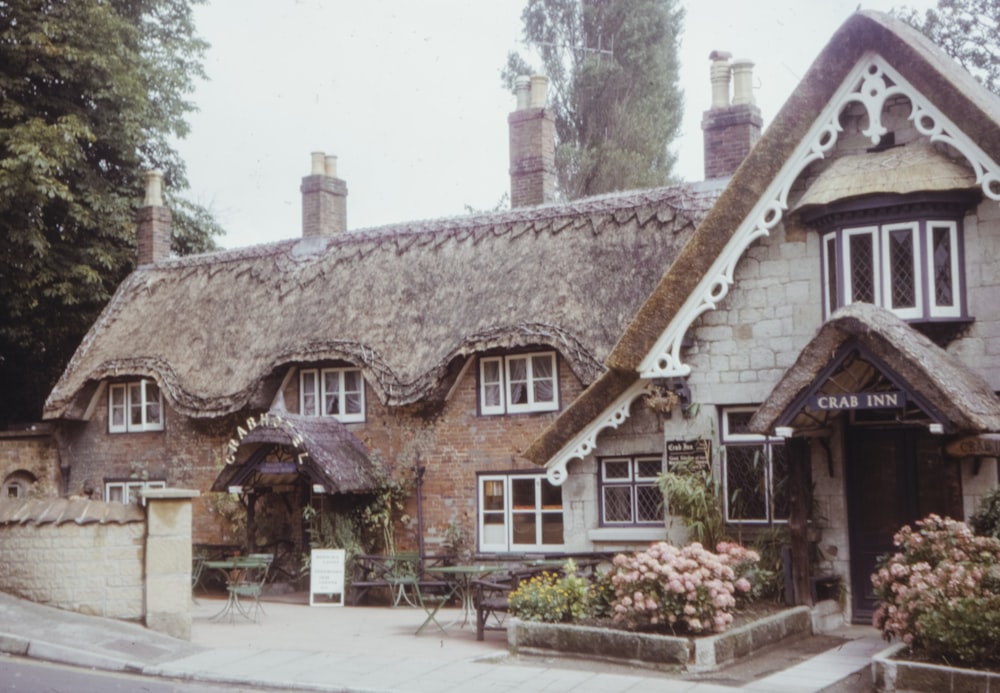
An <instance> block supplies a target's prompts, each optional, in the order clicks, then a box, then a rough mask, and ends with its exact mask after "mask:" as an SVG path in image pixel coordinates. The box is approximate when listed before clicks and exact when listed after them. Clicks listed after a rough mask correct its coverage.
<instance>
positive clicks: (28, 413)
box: [0, 0, 221, 424]
mask: <svg viewBox="0 0 1000 693" xmlns="http://www.w3.org/2000/svg"><path fill="white" fill-rule="evenodd" d="M196 2H200V0H0V387H2V390H3V393H2V395H0V424H2V423H10V422H18V421H31V420H37V419H38V418H39V417H40V415H41V405H42V403H43V402H44V399H45V396H46V395H47V393H48V391H49V390H50V389H51V386H52V385H53V383H54V382H55V380H56V378H57V377H58V375H59V374H60V372H61V371H62V369H63V368H64V367H65V365H66V363H67V361H68V360H69V358H70V356H71V355H72V353H73V351H74V349H75V348H76V346H77V344H79V342H80V340H81V338H82V337H83V334H84V333H85V331H86V330H87V328H88V327H89V326H90V325H91V324H92V323H93V321H94V320H95V318H96V317H97V315H98V313H99V312H100V310H101V309H102V308H103V306H104V305H105V304H106V303H107V301H108V299H109V298H110V296H111V294H112V292H113V291H114V290H115V288H116V287H117V286H118V284H119V283H120V282H121V280H122V279H123V278H124V277H125V276H126V275H127V274H128V273H129V272H130V271H131V269H132V268H133V266H134V263H135V223H134V219H135V211H136V208H137V207H138V206H139V204H141V199H142V192H143V191H142V180H141V174H142V172H143V170H145V169H148V168H157V169H160V170H162V171H164V174H165V177H166V181H167V188H168V194H169V191H175V192H176V191H179V190H183V189H185V188H186V187H187V181H186V179H185V170H184V165H183V162H182V161H181V160H180V158H179V157H178V155H177V153H176V151H174V149H173V147H172V145H171V142H172V141H174V140H175V138H180V137H183V136H184V135H185V134H186V133H187V129H188V126H187V123H186V121H185V116H186V114H187V113H189V112H190V111H191V110H192V109H193V104H192V103H191V102H190V101H189V100H187V97H188V96H189V95H190V93H191V92H192V90H193V80H195V79H196V78H202V77H204V72H203V70H202V66H201V60H202V57H203V55H204V51H205V49H206V47H207V44H205V43H204V42H203V41H202V40H201V39H199V38H198V37H197V36H196V34H195V30H194V23H193V18H192V13H191V5H192V3H196ZM167 204H169V205H170V206H171V207H172V210H173V212H174V240H173V245H174V250H175V251H176V252H177V253H179V254H184V253H190V252H198V251H204V250H208V249H212V248H214V246H215V244H214V241H213V237H214V236H215V235H217V234H218V233H220V231H221V229H220V228H219V227H218V226H217V225H216V223H215V222H214V221H213V220H212V217H211V215H210V214H209V213H208V212H207V211H206V210H205V209H203V208H200V207H198V206H197V205H193V204H191V203H189V202H187V201H185V200H182V199H179V198H177V197H172V198H171V199H169V201H168V203H167Z"/></svg>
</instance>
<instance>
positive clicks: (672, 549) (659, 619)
mask: <svg viewBox="0 0 1000 693" xmlns="http://www.w3.org/2000/svg"><path fill="white" fill-rule="evenodd" d="M719 550H720V552H719V553H712V552H711V551H708V550H707V549H705V548H704V547H702V545H701V544H698V543H694V544H689V545H687V546H684V547H677V546H672V545H670V544H667V543H665V542H660V543H657V544H653V545H652V546H650V547H649V548H648V549H646V550H645V551H639V552H636V553H634V554H618V555H617V556H615V558H614V561H613V565H614V569H613V572H612V575H611V584H612V586H613V587H614V593H615V596H614V599H613V600H612V617H613V619H614V620H615V622H617V623H622V624H624V625H626V626H628V627H630V628H642V627H648V626H662V627H668V628H669V629H670V630H671V631H672V632H677V630H678V629H681V630H685V631H687V632H691V633H704V632H715V633H721V632H722V631H724V630H726V629H727V628H728V627H729V625H730V624H731V623H732V622H733V614H732V610H733V609H734V608H735V607H736V596H735V595H736V594H737V593H741V594H749V592H750V589H751V584H750V581H749V580H748V579H747V578H746V577H743V576H742V575H741V574H740V573H743V572H747V570H748V569H749V568H750V567H752V565H754V564H755V563H756V561H758V560H760V558H759V556H757V554H756V553H755V552H753V551H748V550H747V549H745V548H743V547H742V546H739V545H736V544H720V545H719ZM736 568H739V573H738V571H737V569H736Z"/></svg>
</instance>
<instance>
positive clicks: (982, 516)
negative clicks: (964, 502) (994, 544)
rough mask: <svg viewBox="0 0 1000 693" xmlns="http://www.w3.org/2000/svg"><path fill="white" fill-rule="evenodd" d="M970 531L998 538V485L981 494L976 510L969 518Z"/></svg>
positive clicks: (999, 501) (999, 531) (999, 516)
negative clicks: (983, 494)
mask: <svg viewBox="0 0 1000 693" xmlns="http://www.w3.org/2000/svg"><path fill="white" fill-rule="evenodd" d="M969 526H970V527H972V531H973V532H975V533H976V534H978V535H979V536H981V537H994V538H995V539H1000V486H995V487H993V490H992V491H990V492H989V493H987V494H986V495H985V496H983V499H982V500H981V501H980V502H979V507H977V508H976V512H975V513H973V515H972V517H971V518H969Z"/></svg>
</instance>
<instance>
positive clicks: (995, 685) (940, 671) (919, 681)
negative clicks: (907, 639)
mask: <svg viewBox="0 0 1000 693" xmlns="http://www.w3.org/2000/svg"><path fill="white" fill-rule="evenodd" d="M905 649H906V645H904V644H903V643H896V644H895V645H891V646H889V647H887V648H886V649H884V650H882V651H881V652H879V653H878V654H877V655H875V656H874V657H873V658H872V680H873V681H874V684H875V690H878V691H912V692H913V693H975V692H976V691H983V693H986V692H987V691H998V690H1000V674H996V673H993V672H989V671H979V670H976V669H961V668H959V667H949V666H944V665H941V664H929V663H927V662H910V661H907V660H905V659H899V658H898V655H899V653H900V652H902V651H903V650H905Z"/></svg>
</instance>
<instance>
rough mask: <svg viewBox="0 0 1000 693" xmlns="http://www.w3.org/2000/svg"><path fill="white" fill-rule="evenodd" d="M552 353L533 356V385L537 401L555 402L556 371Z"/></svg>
mask: <svg viewBox="0 0 1000 693" xmlns="http://www.w3.org/2000/svg"><path fill="white" fill-rule="evenodd" d="M552 362H553V357H552V355H551V354H545V355H543V356H532V357H531V376H532V387H533V389H534V392H533V394H534V397H535V402H555V400H556V390H555V373H554V372H553V368H552Z"/></svg>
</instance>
